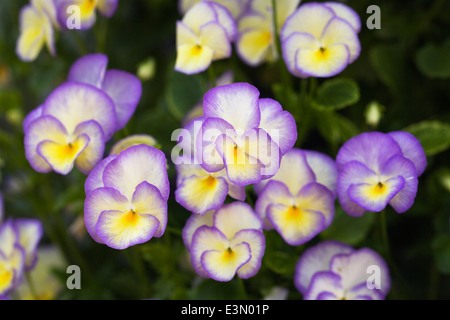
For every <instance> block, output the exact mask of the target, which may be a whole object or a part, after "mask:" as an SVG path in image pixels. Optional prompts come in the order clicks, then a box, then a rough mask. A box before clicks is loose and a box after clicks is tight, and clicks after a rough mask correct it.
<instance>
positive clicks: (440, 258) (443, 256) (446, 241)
mask: <svg viewBox="0 0 450 320" xmlns="http://www.w3.org/2000/svg"><path fill="white" fill-rule="evenodd" d="M432 248H433V254H434V259H435V262H436V265H437V267H438V269H439V271H440V272H442V273H444V274H449V275H450V235H448V234H442V235H438V236H437V237H435V238H434V240H433V242H432Z"/></svg>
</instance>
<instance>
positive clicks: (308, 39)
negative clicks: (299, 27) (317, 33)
mask: <svg viewBox="0 0 450 320" xmlns="http://www.w3.org/2000/svg"><path fill="white" fill-rule="evenodd" d="M281 47H282V53H283V59H284V62H285V64H286V67H287V69H288V70H289V72H290V73H292V74H293V75H294V76H296V77H299V78H307V77H308V75H306V74H303V73H302V72H301V71H300V70H299V69H298V68H297V51H298V50H300V48H304V49H311V50H317V49H320V42H319V40H318V39H317V38H315V37H314V36H313V35H312V34H309V33H305V32H294V33H292V34H291V35H289V36H288V37H286V38H285V39H284V40H283V41H282V43H281Z"/></svg>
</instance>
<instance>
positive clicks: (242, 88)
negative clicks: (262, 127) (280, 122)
mask: <svg viewBox="0 0 450 320" xmlns="http://www.w3.org/2000/svg"><path fill="white" fill-rule="evenodd" d="M203 113H204V115H205V117H215V118H221V119H223V120H225V121H226V122H228V123H229V124H231V125H232V126H233V128H234V129H235V130H244V131H245V130H247V129H252V128H258V127H259V123H260V120H261V114H260V111H259V91H258V89H256V88H255V87H254V86H252V85H251V84H248V83H232V84H227V85H223V86H220V87H215V88H213V89H211V90H210V91H208V92H207V93H206V94H205V97H204V100H203Z"/></svg>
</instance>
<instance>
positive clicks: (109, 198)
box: [84, 188, 130, 243]
mask: <svg viewBox="0 0 450 320" xmlns="http://www.w3.org/2000/svg"><path fill="white" fill-rule="evenodd" d="M110 210H113V211H121V212H129V210H130V200H128V199H127V198H126V197H124V196H123V195H122V194H121V193H120V192H119V191H117V190H116V189H113V188H98V189H95V190H94V191H92V192H90V193H89V194H88V195H87V197H86V200H85V201H84V222H85V224H86V229H87V231H88V232H89V234H90V235H91V237H92V238H93V239H94V240H95V241H97V242H99V243H103V240H102V239H101V238H100V237H99V236H98V235H97V232H96V229H95V226H96V224H97V222H98V219H99V217H100V214H101V213H102V212H104V211H110Z"/></svg>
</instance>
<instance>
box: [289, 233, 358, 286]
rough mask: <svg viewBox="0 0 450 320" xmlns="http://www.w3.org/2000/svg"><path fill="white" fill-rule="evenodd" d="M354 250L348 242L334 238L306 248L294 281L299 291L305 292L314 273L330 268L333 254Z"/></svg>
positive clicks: (297, 266)
mask: <svg viewBox="0 0 450 320" xmlns="http://www.w3.org/2000/svg"><path fill="white" fill-rule="evenodd" d="M353 251H354V249H353V248H352V247H351V246H349V245H348V244H345V243H343V242H338V241H334V240H327V241H322V242H320V243H319V244H317V245H315V246H313V247H309V248H308V249H306V250H305V252H303V254H302V256H301V257H300V259H299V260H298V262H297V264H296V266H295V276H294V283H295V286H296V288H297V289H298V291H300V293H302V294H305V293H306V291H307V290H308V287H309V285H310V282H311V279H312V277H313V275H314V274H315V273H318V272H320V271H328V270H329V269H330V262H331V259H332V258H333V256H335V255H337V254H346V253H350V252H353Z"/></svg>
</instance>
